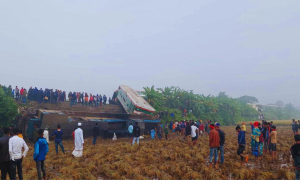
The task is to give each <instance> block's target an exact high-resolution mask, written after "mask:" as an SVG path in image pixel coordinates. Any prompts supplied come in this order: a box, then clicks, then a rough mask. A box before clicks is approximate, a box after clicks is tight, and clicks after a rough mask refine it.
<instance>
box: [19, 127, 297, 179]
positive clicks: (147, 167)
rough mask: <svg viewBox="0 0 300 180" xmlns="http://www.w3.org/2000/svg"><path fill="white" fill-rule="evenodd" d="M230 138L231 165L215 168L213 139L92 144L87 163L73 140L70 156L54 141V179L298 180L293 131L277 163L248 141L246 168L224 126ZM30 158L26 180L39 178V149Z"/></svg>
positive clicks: (284, 135)
mask: <svg viewBox="0 0 300 180" xmlns="http://www.w3.org/2000/svg"><path fill="white" fill-rule="evenodd" d="M221 129H222V130H223V131H224V132H225V133H226V141H225V148H224V152H225V164H224V165H220V167H219V169H210V168H209V167H208V166H207V164H208V157H209V147H208V137H207V136H206V137H200V138H199V139H198V143H197V145H196V146H195V147H189V146H187V145H186V143H185V141H184V140H183V138H182V137H181V136H175V135H173V134H172V135H171V138H170V140H168V141H166V140H162V141H157V140H151V139H150V137H145V139H143V140H141V141H140V145H139V146H137V145H135V146H131V145H130V144H129V140H128V139H124V138H123V139H118V140H117V141H112V140H102V139H100V138H99V139H98V141H97V145H96V146H92V139H86V140H85V144H84V152H83V157H82V158H72V157H71V153H72V150H73V148H74V145H73V141H64V142H63V143H64V146H65V149H66V155H65V156H64V155H63V154H62V152H61V151H59V155H58V156H56V154H55V147H54V142H53V141H51V142H50V144H49V149H50V150H49V153H48V155H47V157H46V158H47V159H46V161H45V164H46V171H47V178H48V179H99V178H100V179H168V180H169V179H294V168H293V163H292V159H291V156H290V152H289V148H290V146H291V145H292V144H294V140H293V133H292V132H291V128H289V127H277V131H278V140H277V150H278V157H277V161H276V162H272V159H271V157H270V156H269V155H266V154H264V155H263V159H262V160H261V161H259V162H255V160H254V157H253V156H252V155H251V151H250V133H249V130H250V128H248V129H247V130H248V132H247V136H246V143H247V147H246V151H245V153H246V154H249V155H250V158H249V162H248V163H247V164H246V165H245V166H241V165H240V157H239V156H238V155H237V154H236V151H237V133H236V131H235V127H233V126H231V127H222V128H221ZM28 146H29V148H30V150H29V153H28V155H27V156H26V157H25V158H24V162H23V173H24V178H25V179H36V178H37V172H36V169H35V162H34V161H33V159H32V156H33V145H29V144H28Z"/></svg>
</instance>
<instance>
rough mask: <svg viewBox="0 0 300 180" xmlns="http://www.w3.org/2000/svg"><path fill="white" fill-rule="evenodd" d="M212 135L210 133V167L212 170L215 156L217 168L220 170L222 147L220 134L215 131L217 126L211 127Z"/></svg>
mask: <svg viewBox="0 0 300 180" xmlns="http://www.w3.org/2000/svg"><path fill="white" fill-rule="evenodd" d="M209 128H210V129H211V130H210V133H209V147H210V149H209V150H210V152H209V167H210V168H212V158H213V155H214V156H215V159H214V162H215V168H218V167H219V165H218V148H219V147H220V136H219V132H218V131H216V130H215V125H214V124H211V125H209Z"/></svg>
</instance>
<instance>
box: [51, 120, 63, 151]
mask: <svg viewBox="0 0 300 180" xmlns="http://www.w3.org/2000/svg"><path fill="white" fill-rule="evenodd" d="M51 136H52V137H53V136H55V150H56V155H58V145H59V146H60V148H61V150H62V152H63V153H64V154H65V149H64V145H63V143H62V136H63V131H62V130H61V126H60V125H57V130H56V131H54V132H53V133H52V134H51Z"/></svg>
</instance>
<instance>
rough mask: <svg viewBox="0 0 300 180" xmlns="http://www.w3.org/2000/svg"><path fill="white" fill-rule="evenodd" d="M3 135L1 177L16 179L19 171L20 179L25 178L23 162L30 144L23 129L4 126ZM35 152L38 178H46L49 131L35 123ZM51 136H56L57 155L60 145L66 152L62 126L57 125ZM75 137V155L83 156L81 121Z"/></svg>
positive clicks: (0, 143) (1, 140) (0, 161)
mask: <svg viewBox="0 0 300 180" xmlns="http://www.w3.org/2000/svg"><path fill="white" fill-rule="evenodd" d="M2 131H3V134H4V135H3V137H2V138H0V169H1V179H6V176H7V175H8V176H9V179H12V180H14V179H16V174H17V172H18V177H19V179H20V180H21V179H23V171H22V162H23V158H25V157H26V155H27V153H28V150H29V148H28V146H27V144H26V142H25V141H24V139H23V136H22V131H20V130H19V129H18V128H14V129H11V128H3V129H2ZM34 134H35V135H34V139H33V141H34V154H33V160H34V161H35V163H36V169H37V176H38V179H39V180H41V179H46V169H45V159H46V155H47V153H48V151H49V146H48V143H49V132H48V130H47V129H39V128H37V126H36V125H35V129H34ZM51 136H53V137H54V138H55V149H56V155H58V146H60V147H61V149H62V152H63V153H64V154H65V151H64V147H63V143H62V136H63V130H62V129H61V126H60V125H58V126H57V130H56V131H54V132H53V133H52V134H51ZM73 138H74V145H75V147H74V151H73V152H72V155H73V157H82V153H83V144H84V139H83V130H82V129H81V123H78V127H77V128H76V129H75V130H74V132H73Z"/></svg>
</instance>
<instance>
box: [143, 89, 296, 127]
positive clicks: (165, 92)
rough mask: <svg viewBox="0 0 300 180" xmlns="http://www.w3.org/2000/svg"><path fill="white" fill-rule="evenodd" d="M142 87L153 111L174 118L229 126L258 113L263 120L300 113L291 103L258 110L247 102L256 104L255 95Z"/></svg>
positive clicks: (282, 117)
mask: <svg viewBox="0 0 300 180" xmlns="http://www.w3.org/2000/svg"><path fill="white" fill-rule="evenodd" d="M144 90H145V95H146V98H147V100H148V102H149V103H150V104H151V105H152V106H153V107H154V108H155V109H156V110H157V111H167V112H168V113H171V112H173V113H174V120H177V121H180V120H184V119H194V120H196V119H202V120H209V119H210V120H213V121H217V122H220V123H222V124H224V125H232V124H235V123H236V122H243V121H254V120H257V119H258V116H259V114H260V113H266V114H265V120H275V119H292V118H295V117H299V116H300V113H299V112H300V111H298V110H296V109H295V108H294V107H293V105H292V104H288V105H287V106H285V107H279V108H278V109H275V110H272V111H270V110H269V109H268V108H267V109H266V111H263V112H260V111H258V110H256V109H255V108H253V107H252V106H251V105H249V104H248V103H251V104H252V103H258V100H257V98H255V97H252V96H242V97H239V98H232V97H229V96H228V95H226V93H225V92H220V93H219V94H218V96H212V95H208V96H205V95H203V94H195V93H193V91H192V90H191V91H187V90H183V89H181V88H179V87H174V86H172V87H165V88H157V89H156V88H154V86H152V87H144ZM184 110H186V112H187V117H183V115H182V114H183V111H184ZM279 112H281V113H279ZM171 120H172V118H171V117H169V116H168V117H164V118H163V121H164V122H169V121H171Z"/></svg>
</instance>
